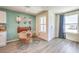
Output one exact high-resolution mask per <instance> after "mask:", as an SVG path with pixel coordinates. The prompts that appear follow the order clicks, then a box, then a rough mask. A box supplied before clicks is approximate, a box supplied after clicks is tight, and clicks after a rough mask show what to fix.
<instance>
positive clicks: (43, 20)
mask: <svg viewBox="0 0 79 59" xmlns="http://www.w3.org/2000/svg"><path fill="white" fill-rule="evenodd" d="M40 32H46V16H42V17H40Z"/></svg>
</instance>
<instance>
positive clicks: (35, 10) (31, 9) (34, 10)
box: [0, 6, 79, 15]
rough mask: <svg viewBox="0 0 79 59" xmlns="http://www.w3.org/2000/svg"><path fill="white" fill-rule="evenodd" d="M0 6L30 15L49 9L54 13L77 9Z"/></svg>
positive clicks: (74, 7)
mask: <svg viewBox="0 0 79 59" xmlns="http://www.w3.org/2000/svg"><path fill="white" fill-rule="evenodd" d="M0 8H4V9H9V10H13V11H17V12H23V13H28V14H31V15H37V14H38V13H40V12H43V11H46V10H51V9H52V10H53V11H54V12H55V13H63V12H67V11H71V10H75V9H79V6H0Z"/></svg>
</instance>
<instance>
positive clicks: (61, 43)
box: [0, 38, 79, 53]
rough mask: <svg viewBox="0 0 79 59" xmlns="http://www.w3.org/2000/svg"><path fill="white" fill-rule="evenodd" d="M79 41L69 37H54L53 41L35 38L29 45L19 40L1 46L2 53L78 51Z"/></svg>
mask: <svg viewBox="0 0 79 59" xmlns="http://www.w3.org/2000/svg"><path fill="white" fill-rule="evenodd" d="M78 52H79V43H78V42H73V41H70V40H67V39H59V38H57V39H52V40H51V41H49V42H47V41H43V40H34V41H33V42H32V43H30V44H29V45H26V44H22V43H20V42H19V41H16V42H11V43H8V44H7V46H5V47H1V48H0V53H78Z"/></svg>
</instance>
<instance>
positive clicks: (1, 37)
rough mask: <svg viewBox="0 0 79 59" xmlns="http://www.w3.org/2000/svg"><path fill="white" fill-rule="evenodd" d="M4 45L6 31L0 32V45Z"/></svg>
mask: <svg viewBox="0 0 79 59" xmlns="http://www.w3.org/2000/svg"><path fill="white" fill-rule="evenodd" d="M5 45H6V32H0V47H2V46H5Z"/></svg>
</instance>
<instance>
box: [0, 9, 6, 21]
mask: <svg viewBox="0 0 79 59" xmlns="http://www.w3.org/2000/svg"><path fill="white" fill-rule="evenodd" d="M0 23H6V12H4V11H0Z"/></svg>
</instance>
